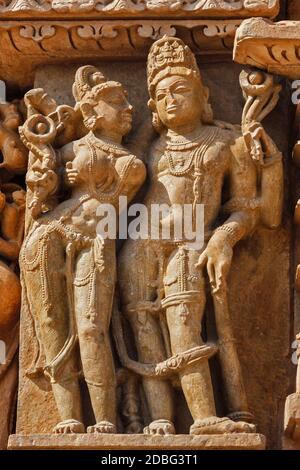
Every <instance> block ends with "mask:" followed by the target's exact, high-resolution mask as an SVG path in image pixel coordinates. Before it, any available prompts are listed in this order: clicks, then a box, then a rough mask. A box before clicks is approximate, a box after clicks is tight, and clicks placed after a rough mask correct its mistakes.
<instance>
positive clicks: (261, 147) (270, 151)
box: [244, 122, 278, 165]
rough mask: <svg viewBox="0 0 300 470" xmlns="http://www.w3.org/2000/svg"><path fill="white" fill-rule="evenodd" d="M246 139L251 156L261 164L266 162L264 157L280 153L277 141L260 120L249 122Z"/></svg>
mask: <svg viewBox="0 0 300 470" xmlns="http://www.w3.org/2000/svg"><path fill="white" fill-rule="evenodd" d="M244 139H245V143H246V146H247V148H248V150H249V152H250V155H251V157H252V158H253V160H254V161H255V162H257V163H259V164H260V165H263V164H264V159H267V158H270V157H272V156H274V155H276V154H277V153H278V149H277V147H276V145H275V143H274V142H273V140H272V139H271V137H269V135H268V134H267V133H266V131H265V130H264V128H263V126H262V125H261V124H260V123H259V122H252V123H251V124H249V126H248V127H247V130H246V132H245V134H244Z"/></svg>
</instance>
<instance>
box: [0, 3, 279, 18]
mask: <svg viewBox="0 0 300 470" xmlns="http://www.w3.org/2000/svg"><path fill="white" fill-rule="evenodd" d="M279 4H280V1H279V0H2V1H1V6H0V17H1V16H2V17H6V16H10V17H15V18H16V17H18V18H20V17H26V16H27V17H28V16H29V14H30V15H31V16H32V14H33V13H34V16H35V18H37V17H40V18H41V17H43V18H45V17H46V16H51V15H55V16H57V15H58V14H59V15H61V16H62V17H67V16H72V15H77V16H78V14H80V16H84V15H87V14H89V13H91V12H94V13H95V12H97V16H98V15H99V17H104V18H111V17H121V16H123V17H124V16H127V17H128V16H130V17H140V16H143V17H153V16H154V17H155V16H156V17H157V16H162V15H164V16H167V17H174V16H175V17H179V16H181V17H182V16H183V17H186V16H188V17H191V16H195V17H232V18H236V17H240V18H245V17H250V16H265V17H270V18H273V17H275V16H276V15H277V14H278V12H279Z"/></svg>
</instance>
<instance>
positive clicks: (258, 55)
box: [233, 18, 300, 78]
mask: <svg viewBox="0 0 300 470" xmlns="http://www.w3.org/2000/svg"><path fill="white" fill-rule="evenodd" d="M233 58H234V60H235V61H236V62H238V63H240V64H248V65H253V66H255V67H258V68H260V69H264V70H267V71H268V72H271V73H276V74H279V75H284V76H288V77H290V78H299V77H300V22H297V21H281V22H279V23H273V22H271V21H270V20H266V19H263V18H252V19H248V20H245V21H243V23H242V24H241V26H240V27H239V28H238V30H237V33H236V36H235V45H234V52H233Z"/></svg>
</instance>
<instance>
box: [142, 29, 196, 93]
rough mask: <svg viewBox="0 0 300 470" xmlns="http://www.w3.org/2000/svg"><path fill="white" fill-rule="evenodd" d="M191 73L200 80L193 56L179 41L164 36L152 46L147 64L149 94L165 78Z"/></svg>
mask: <svg viewBox="0 0 300 470" xmlns="http://www.w3.org/2000/svg"><path fill="white" fill-rule="evenodd" d="M191 73H194V74H195V75H196V76H197V77H199V78H200V72H199V69H198V65H197V62H196V59H195V56H194V54H193V53H192V51H191V49H190V48H189V47H188V46H186V45H185V44H184V42H183V41H182V40H181V39H179V38H175V37H167V36H164V37H163V38H161V39H159V40H158V41H156V42H155V43H154V44H153V45H152V47H151V49H150V52H149V55H148V64H147V75H148V87H149V91H150V94H152V93H151V92H152V91H153V89H154V88H155V86H156V85H157V83H158V82H159V81H160V80H162V79H163V78H165V77H166V76H169V75H175V74H178V75H189V74H191Z"/></svg>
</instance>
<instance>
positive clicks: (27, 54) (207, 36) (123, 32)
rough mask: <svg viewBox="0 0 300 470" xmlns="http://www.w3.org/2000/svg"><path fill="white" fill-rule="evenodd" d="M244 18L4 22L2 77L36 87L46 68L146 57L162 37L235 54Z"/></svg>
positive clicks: (202, 49)
mask: <svg viewBox="0 0 300 470" xmlns="http://www.w3.org/2000/svg"><path fill="white" fill-rule="evenodd" d="M240 21H241V20H227V22H226V23H225V22H224V20H223V21H218V20H189V22H188V23H187V22H186V21H184V20H172V21H171V22H170V21H168V20H161V21H152V20H143V21H139V20H110V21H105V22H103V21H89V20H86V21H31V22H28V23H27V22H25V21H24V22H17V21H15V22H14V21H5V22H4V21H3V22H1V23H0V42H1V50H0V79H2V80H4V81H7V82H8V83H9V84H11V85H18V86H21V87H28V86H30V85H32V84H33V73H34V69H35V68H36V67H37V66H38V65H41V64H45V63H47V64H55V63H59V62H61V61H63V60H65V59H66V57H68V59H69V60H70V61H72V60H79V59H80V60H81V61H82V62H84V61H85V60H92V59H94V60H96V59H98V60H99V58H100V59H101V58H103V59H110V58H111V57H114V58H115V59H116V60H117V59H118V58H120V59H121V58H122V59H123V58H124V57H125V58H132V57H136V58H143V57H145V58H146V55H147V52H148V50H149V47H150V46H151V44H152V42H153V41H154V40H156V39H158V38H160V37H162V36H163V35H165V34H167V35H168V36H175V35H178V36H179V37H180V36H184V39H185V41H186V42H187V43H188V44H189V45H190V46H191V47H192V48H193V49H194V50H195V51H196V52H200V53H205V54H231V51H232V47H233V40H234V34H235V31H236V29H237V28H238V26H239V24H240Z"/></svg>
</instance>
